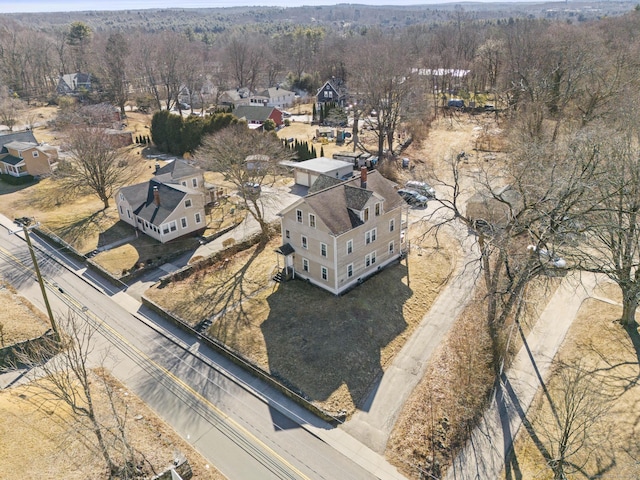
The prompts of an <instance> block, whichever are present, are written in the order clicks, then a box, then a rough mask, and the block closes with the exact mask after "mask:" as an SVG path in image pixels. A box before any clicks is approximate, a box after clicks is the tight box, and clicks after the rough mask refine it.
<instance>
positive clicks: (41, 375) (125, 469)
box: [18, 313, 136, 479]
mask: <svg viewBox="0 0 640 480" xmlns="http://www.w3.org/2000/svg"><path fill="white" fill-rule="evenodd" d="M58 323H59V324H60V326H61V328H62V330H63V331H64V332H65V333H64V335H62V338H61V341H60V343H58V342H57V341H56V340H54V339H48V338H47V339H45V341H44V343H42V344H39V345H38V346H37V347H35V346H33V347H31V348H29V349H28V351H26V352H24V353H22V354H20V355H19V358H18V361H19V362H20V363H22V364H24V365H26V366H28V367H30V370H29V371H30V372H31V373H30V376H31V380H32V382H31V383H30V385H29V389H30V391H31V392H33V394H34V396H33V398H34V401H35V402H38V404H39V406H40V407H41V408H47V409H48V408H50V406H51V404H52V403H58V402H61V403H62V404H63V405H66V407H67V408H68V409H69V411H70V412H71V414H72V418H73V421H74V423H73V425H72V428H73V430H74V431H75V432H78V433H79V434H81V435H82V436H83V438H84V443H85V444H86V445H89V446H90V447H91V448H93V449H94V450H95V451H96V452H97V453H98V454H99V455H100V456H101V457H102V458H103V460H104V463H105V466H106V468H107V471H108V472H109V478H121V479H128V478H134V477H135V476H136V455H135V450H134V448H133V446H132V445H131V443H130V442H129V439H128V437H127V434H126V415H127V414H126V405H125V404H123V403H122V402H120V401H119V400H118V399H117V398H116V396H115V395H114V392H113V391H112V387H111V385H110V384H109V382H108V381H107V380H106V378H105V376H104V375H97V374H96V373H95V372H93V371H92V370H91V361H92V360H93V361H95V358H93V357H94V356H95V354H94V351H93V346H94V335H95V332H96V328H95V327H94V326H92V325H90V324H89V323H88V322H86V321H84V320H83V319H80V318H77V317H76V316H75V315H73V314H72V313H69V314H68V315H67V316H66V317H64V318H61V319H58ZM98 386H100V387H101V388H104V389H105V391H106V396H107V400H108V403H109V405H108V407H107V411H102V410H101V409H99V408H98V404H97V393H96V389H97V388H98Z"/></svg>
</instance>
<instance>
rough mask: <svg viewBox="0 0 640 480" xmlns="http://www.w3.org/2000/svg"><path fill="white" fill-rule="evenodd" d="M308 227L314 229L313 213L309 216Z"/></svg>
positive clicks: (314, 219)
mask: <svg viewBox="0 0 640 480" xmlns="http://www.w3.org/2000/svg"><path fill="white" fill-rule="evenodd" d="M309 226H310V227H313V228H316V216H315V215H314V214H313V213H310V214H309Z"/></svg>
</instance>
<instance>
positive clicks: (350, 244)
mask: <svg viewBox="0 0 640 480" xmlns="http://www.w3.org/2000/svg"><path fill="white" fill-rule="evenodd" d="M352 253H353V240H347V255H351V254H352Z"/></svg>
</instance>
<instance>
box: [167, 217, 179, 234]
mask: <svg viewBox="0 0 640 480" xmlns="http://www.w3.org/2000/svg"><path fill="white" fill-rule="evenodd" d="M177 229H178V225H177V224H176V221H175V220H173V221H172V222H171V223H169V230H171V231H172V232H175V231H176V230H177Z"/></svg>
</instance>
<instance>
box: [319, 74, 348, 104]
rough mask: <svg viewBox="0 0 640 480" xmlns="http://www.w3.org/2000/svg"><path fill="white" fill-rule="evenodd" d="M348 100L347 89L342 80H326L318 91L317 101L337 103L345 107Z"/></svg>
mask: <svg viewBox="0 0 640 480" xmlns="http://www.w3.org/2000/svg"><path fill="white" fill-rule="evenodd" d="M346 101H347V89H346V86H345V85H344V83H343V82H342V81H341V80H337V79H335V78H334V79H331V80H328V81H326V82H324V85H323V86H322V87H320V89H319V90H318V92H317V93H316V103H317V104H318V105H321V104H323V103H335V104H336V105H339V106H340V107H344V106H345V104H346Z"/></svg>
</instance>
